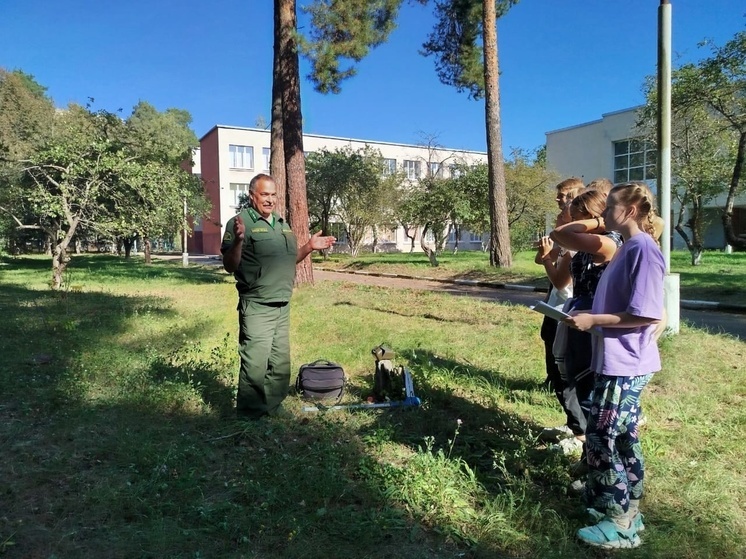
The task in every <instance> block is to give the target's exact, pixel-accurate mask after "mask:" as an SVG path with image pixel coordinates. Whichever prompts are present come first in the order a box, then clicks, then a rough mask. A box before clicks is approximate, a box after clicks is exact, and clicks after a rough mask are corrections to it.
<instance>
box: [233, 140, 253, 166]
mask: <svg viewBox="0 0 746 559" xmlns="http://www.w3.org/2000/svg"><path fill="white" fill-rule="evenodd" d="M228 151H229V152H230V166H231V169H253V168H254V148H253V147H251V146H235V145H233V144H231V145H229V146H228Z"/></svg>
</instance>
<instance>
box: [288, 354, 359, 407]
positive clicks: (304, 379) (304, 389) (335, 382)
mask: <svg viewBox="0 0 746 559" xmlns="http://www.w3.org/2000/svg"><path fill="white" fill-rule="evenodd" d="M346 383H347V377H346V376H345V372H344V369H342V366H341V365H340V364H338V363H334V362H332V361H327V360H326V359H318V360H317V361H314V362H313V363H306V364H305V365H301V366H300V371H298V378H296V379H295V391H296V392H297V393H298V394H299V395H300V396H301V397H302V398H304V399H306V400H336V401H337V402H339V401H340V400H341V399H342V396H344V392H345V384H346Z"/></svg>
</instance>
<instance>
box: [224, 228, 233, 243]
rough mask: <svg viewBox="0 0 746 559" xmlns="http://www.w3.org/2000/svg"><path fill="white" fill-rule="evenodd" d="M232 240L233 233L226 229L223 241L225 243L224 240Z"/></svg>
mask: <svg viewBox="0 0 746 559" xmlns="http://www.w3.org/2000/svg"><path fill="white" fill-rule="evenodd" d="M232 240H233V233H231V232H230V231H228V230H227V229H226V231H225V235H223V242H224V243H226V242H228V241H232Z"/></svg>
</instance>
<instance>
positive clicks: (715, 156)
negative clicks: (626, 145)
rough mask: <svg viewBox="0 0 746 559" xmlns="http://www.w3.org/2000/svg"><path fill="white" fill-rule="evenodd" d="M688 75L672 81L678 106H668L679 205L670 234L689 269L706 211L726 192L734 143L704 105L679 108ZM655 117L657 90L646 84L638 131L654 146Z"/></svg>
mask: <svg viewBox="0 0 746 559" xmlns="http://www.w3.org/2000/svg"><path fill="white" fill-rule="evenodd" d="M690 71H691V67H685V68H682V69H680V70H677V71H675V72H674V73H673V75H672V91H673V95H672V97H673V99H676V100H677V102H676V103H674V104H672V118H671V170H672V174H673V181H672V187H673V194H674V196H675V197H676V199H677V200H678V202H679V211H678V216H677V219H676V224H675V226H674V228H675V229H676V231H677V233H678V234H679V235H680V236H681V238H682V239H683V240H684V242H685V243H686V246H687V248H688V249H689V252H690V253H691V256H692V265H697V264H699V263H700V261H701V257H702V253H703V251H704V248H705V239H704V232H705V229H706V227H707V225H708V223H707V220H706V217H705V215H706V214H705V208H706V206H707V205H708V204H709V203H710V202H712V201H713V200H714V199H715V198H716V197H717V196H719V195H720V194H723V193H725V192H726V190H727V185H728V180H729V176H730V169H731V163H732V161H733V159H734V157H735V142H736V140H737V138H736V136H735V134H734V133H733V131H732V130H730V129H729V128H728V127H724V126H723V125H722V123H721V122H720V121H719V119H718V118H717V115H716V114H715V113H714V112H713V111H712V110H711V109H710V108H709V107H707V106H706V105H702V104H695V103H681V102H678V101H679V99H680V96H681V95H682V94H684V93H685V91H682V87H686V82H687V80H688V79H689V72H690ZM657 112H658V100H657V91H656V87H655V84H654V82H653V80H652V79H648V80H647V82H646V104H645V106H644V107H643V109H642V110H641V112H640V119H639V122H638V127H639V128H640V129H641V130H642V132H643V134H644V135H645V137H646V139H647V141H648V142H650V144H652V145H656V142H657V136H656V124H657ZM687 229H689V232H687Z"/></svg>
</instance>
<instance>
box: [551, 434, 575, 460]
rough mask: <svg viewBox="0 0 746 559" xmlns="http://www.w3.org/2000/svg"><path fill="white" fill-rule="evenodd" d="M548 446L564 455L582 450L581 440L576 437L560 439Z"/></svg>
mask: <svg viewBox="0 0 746 559" xmlns="http://www.w3.org/2000/svg"><path fill="white" fill-rule="evenodd" d="M549 448H551V449H552V450H555V451H557V452H561V453H562V454H564V455H565V456H570V455H573V454H581V453H582V452H583V441H581V440H580V439H578V438H577V437H571V438H569V439H562V440H561V441H560V442H558V443H557V444H553V445H552V446H550V447H549Z"/></svg>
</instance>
